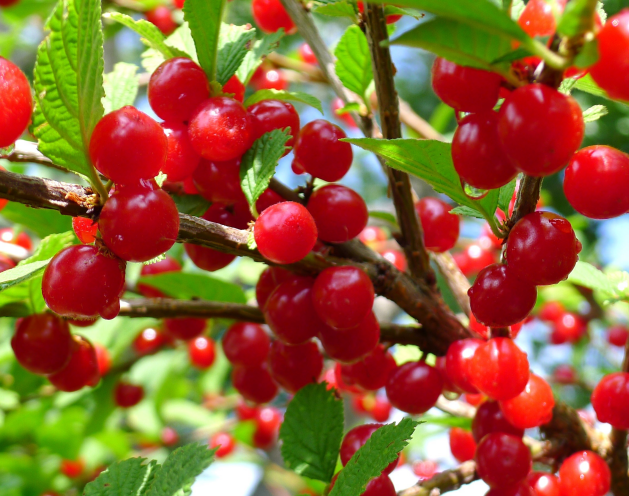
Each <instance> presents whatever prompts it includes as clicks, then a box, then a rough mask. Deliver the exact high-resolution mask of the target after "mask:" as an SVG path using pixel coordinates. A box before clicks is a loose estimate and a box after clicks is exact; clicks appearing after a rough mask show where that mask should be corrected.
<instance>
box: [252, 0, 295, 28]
mask: <svg viewBox="0 0 629 496" xmlns="http://www.w3.org/2000/svg"><path fill="white" fill-rule="evenodd" d="M251 10H252V13H253V20H254V21H255V23H256V24H257V25H258V27H259V28H260V29H261V30H262V31H263V32H265V33H275V32H276V31H277V30H278V29H280V28H283V29H284V31H285V32H286V34H293V33H296V32H297V27H296V26H295V24H294V23H293V21H292V19H291V18H290V16H289V15H288V12H286V10H285V9H284V6H283V5H282V3H281V2H280V0H253V1H252V2H251Z"/></svg>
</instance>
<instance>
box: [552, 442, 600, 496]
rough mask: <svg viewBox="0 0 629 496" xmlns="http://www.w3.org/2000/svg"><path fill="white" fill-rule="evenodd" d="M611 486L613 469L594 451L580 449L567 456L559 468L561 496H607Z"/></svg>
mask: <svg viewBox="0 0 629 496" xmlns="http://www.w3.org/2000/svg"><path fill="white" fill-rule="evenodd" d="M610 487H611V471H610V470H609V466H608V465H607V463H606V462H605V460H603V459H602V458H601V457H600V456H598V455H597V454H596V453H594V452H593V451H579V452H577V453H575V454H573V455H572V456H570V457H568V458H566V459H565V460H564V462H563V463H562V464H561V468H560V469H559V488H560V490H561V492H560V494H561V496H570V495H573V494H578V495H579V496H605V495H606V494H607V493H608V492H609V489H610Z"/></svg>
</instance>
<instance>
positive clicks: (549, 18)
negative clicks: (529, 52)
mask: <svg viewBox="0 0 629 496" xmlns="http://www.w3.org/2000/svg"><path fill="white" fill-rule="evenodd" d="M518 24H519V25H520V27H521V28H522V29H523V30H524V31H525V32H526V33H527V34H528V35H529V36H541V37H543V36H552V35H553V33H554V32H555V29H557V21H556V20H555V15H554V14H553V6H552V5H551V4H549V3H546V2H545V1H544V0H531V1H530V2H529V3H528V4H526V7H525V8H524V10H523V11H522V13H521V14H520V17H519V19H518Z"/></svg>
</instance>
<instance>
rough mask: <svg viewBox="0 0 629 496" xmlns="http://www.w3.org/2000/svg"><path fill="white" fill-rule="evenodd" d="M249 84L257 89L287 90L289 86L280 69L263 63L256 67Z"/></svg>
mask: <svg viewBox="0 0 629 496" xmlns="http://www.w3.org/2000/svg"><path fill="white" fill-rule="evenodd" d="M249 84H250V85H251V87H252V88H253V89H254V90H256V91H260V90H278V91H283V90H287V89H288V86H289V83H288V81H287V80H286V78H285V77H284V75H283V74H282V73H281V72H280V71H278V70H276V69H272V68H266V67H264V65H261V66H260V67H258V68H257V69H256V71H255V72H254V73H253V76H251V80H250V81H249Z"/></svg>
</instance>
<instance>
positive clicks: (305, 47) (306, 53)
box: [298, 43, 319, 65]
mask: <svg viewBox="0 0 629 496" xmlns="http://www.w3.org/2000/svg"><path fill="white" fill-rule="evenodd" d="M298 53H299V58H300V59H301V60H302V62H305V63H306V64H313V65H316V64H318V63H319V62H318V61H317V56H316V55H315V53H314V52H313V51H312V48H310V45H309V44H308V43H302V44H301V45H299V50H298Z"/></svg>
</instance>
